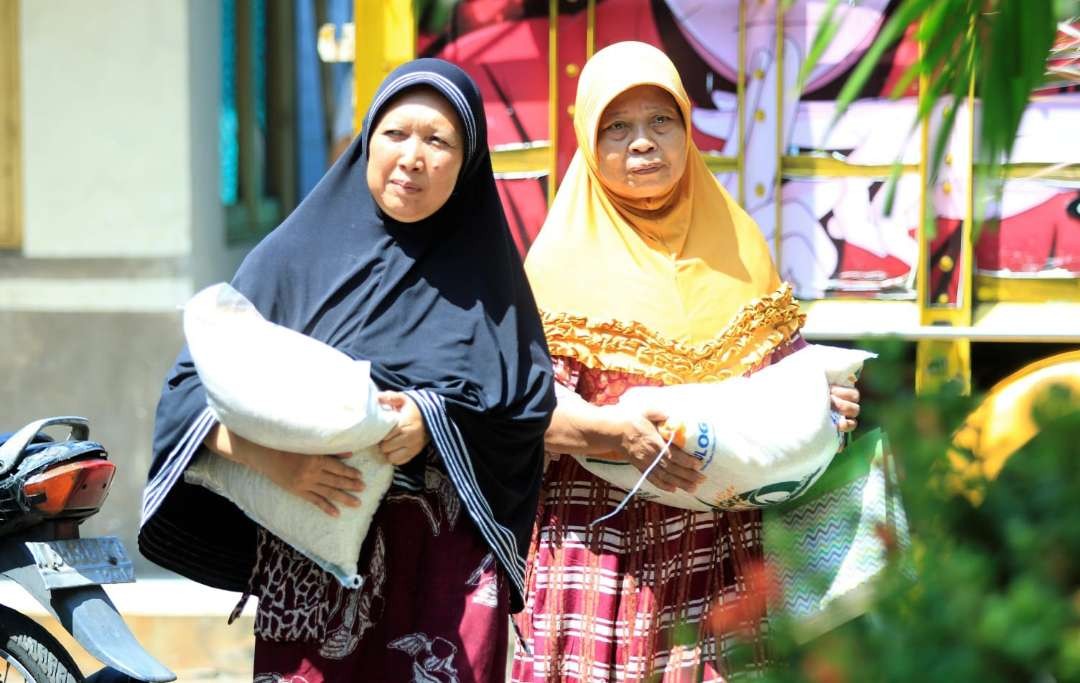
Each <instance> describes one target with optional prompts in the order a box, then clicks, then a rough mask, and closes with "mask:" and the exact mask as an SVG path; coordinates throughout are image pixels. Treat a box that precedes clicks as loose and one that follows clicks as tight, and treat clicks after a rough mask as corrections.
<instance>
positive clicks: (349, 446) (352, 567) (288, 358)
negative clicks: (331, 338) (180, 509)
mask: <svg viewBox="0 0 1080 683" xmlns="http://www.w3.org/2000/svg"><path fill="white" fill-rule="evenodd" d="M184 334H185V336H186V338H187V342H188V347H189V348H190V350H191V357H192V359H193V360H194V361H195V369H196V370H197V371H198V373H199V378H200V379H201V380H202V383H203V385H204V386H205V387H206V393H207V403H208V404H209V407H210V409H211V410H212V411H213V412H214V416H215V417H216V418H217V419H218V421H219V422H221V423H222V424H224V425H225V426H226V427H228V428H229V429H230V430H232V431H234V432H236V433H237V434H239V435H240V436H242V437H244V438H246V439H248V440H250V441H254V442H255V443H258V444H261V445H263V446H266V447H268V448H275V449H278V450H283V451H291V452H295V453H307V454H330V453H344V452H351V453H352V456H350V457H349V458H347V459H345V460H344V462H345V464H347V465H350V466H352V467H354V468H356V469H358V470H359V471H360V474H361V476H362V477H363V480H364V490H363V491H360V492H359V493H356V494H354V495H355V496H356V497H357V498H358V499H359V500H360V506H359V507H348V506H342V507H340V508H339V512H340V514H339V515H338V516H337V517H330V516H329V515H327V514H326V513H324V512H323V511H322V510H320V509H318V508H316V507H315V506H314V505H312V504H311V503H308V502H307V501H305V500H303V499H302V498H299V497H298V496H294V495H292V494H291V493H288V492H287V491H285V490H284V489H282V488H281V487H279V486H277V485H276V484H274V483H273V482H272V481H270V479H268V478H267V477H265V476H264V475H262V474H261V473H259V472H256V471H255V470H253V469H251V468H249V467H246V466H244V465H240V464H238V463H235V462H232V461H231V460H227V459H225V458H222V457H220V456H218V455H215V454H214V453H211V452H210V451H208V450H206V449H203V450H202V451H201V452H200V453H199V455H198V456H197V457H196V459H195V460H194V461H193V462H192V464H191V465H190V466H189V467H188V469H187V470H186V471H185V473H184V478H185V480H186V481H187V482H189V483H192V484H197V485H200V486H203V487H205V488H207V489H209V490H211V491H213V492H215V493H217V494H219V495H221V496H223V497H225V498H228V499H229V500H231V501H232V502H233V503H235V504H236V505H237V507H239V508H240V509H241V510H243V512H244V513H245V514H246V515H247V516H248V517H250V518H251V519H253V520H254V521H255V522H257V523H258V524H259V525H261V526H263V527H264V528H266V529H267V530H269V531H270V532H271V533H273V534H274V535H275V536H277V537H278V538H280V539H281V540H283V541H285V542H286V543H288V544H289V545H291V546H293V547H294V548H296V549H297V550H298V551H300V552H301V553H302V554H303V555H305V556H306V557H308V558H309V559H310V560H312V561H313V562H315V563H316V564H317V565H319V566H320V567H322V568H323V569H325V570H326V571H328V572H330V573H331V574H333V575H334V576H335V577H336V578H337V579H338V581H340V582H341V584H342V585H343V586H346V587H348V588H357V587H359V586H360V585H361V577H360V576H359V575H358V574H357V561H358V560H359V557H360V547H361V544H362V543H363V540H364V537H365V536H366V535H367V532H368V529H369V527H370V526H371V521H372V518H373V517H374V515H375V510H376V509H377V507H378V505H379V502H380V501H381V500H382V497H383V495H384V494H385V493H386V491H387V490H388V489H389V488H390V484H391V482H392V480H393V476H394V467H393V466H392V465H391V464H390V463H388V462H387V461H386V459H385V458H384V457H383V456H382V454H381V453H380V452H379V450H378V448H377V444H378V442H379V440H381V439H382V438H383V437H384V436H385V435H386V434H387V433H388V432H389V431H390V430H391V429H392V428H393V426H394V424H396V422H397V417H396V414H395V413H393V412H392V411H387V410H384V409H382V408H380V406H379V404H378V401H377V400H376V395H377V393H378V388H377V387H376V386H375V383H374V382H372V380H371V373H370V371H371V365H370V363H368V362H367V361H358V360H353V359H352V358H350V357H349V356H347V355H345V354H344V353H342V352H340V351H338V350H337V349H334V348H332V347H331V346H329V345H327V344H324V343H323V342H321V341H318V340H315V339H312V338H311V337H307V336H305V335H303V334H300V333H299V332H296V331H294V330H290V329H288V328H285V327H282V326H280V325H275V324H274V323H271V322H269V321H267V320H265V319H264V318H263V317H262V316H261V315H260V314H259V312H258V311H257V310H256V309H255V307H254V306H253V305H252V304H251V302H250V301H248V300H247V299H246V298H245V297H244V296H243V295H242V294H240V293H239V292H237V291H236V290H235V289H233V288H232V287H231V286H229V285H227V284H218V285H214V286H212V287H208V288H206V289H204V290H203V291H201V292H199V293H198V294H196V295H195V296H194V297H192V299H191V301H189V302H188V304H187V305H186V306H185V307H184Z"/></svg>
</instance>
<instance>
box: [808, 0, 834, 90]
mask: <svg viewBox="0 0 1080 683" xmlns="http://www.w3.org/2000/svg"><path fill="white" fill-rule="evenodd" d="M839 2H840V0H829V4H828V6H827V7H826V8H825V13H824V16H823V17H822V19H821V28H820V29H818V32H817V35H816V36H814V42H813V44H812V45H811V46H810V51H809V52H808V53H807V54H806V61H805V62H803V66H802V69H801V70H800V71H799V86H798V87H799V92H802V91H803V88H804V87H805V86H806V79H807V78H809V77H810V72H811V71H812V70H813V69H814V66H815V65H816V64H817V63H818V60H820V59H821V55H823V54H824V53H825V48H827V47H828V46H829V43H831V42H832V40H833V38H835V37H836V33H837V31H839V30H840V23H841V22H839V21H836V19H835V18H834V15H835V14H836V6H837V4H839Z"/></svg>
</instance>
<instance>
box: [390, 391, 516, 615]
mask: <svg viewBox="0 0 1080 683" xmlns="http://www.w3.org/2000/svg"><path fill="white" fill-rule="evenodd" d="M405 393H406V394H408V395H409V396H410V397H411V398H412V399H413V401H415V402H416V405H417V407H418V408H419V409H420V413H421V414H422V415H423V417H424V423H425V424H426V425H427V428H428V432H429V433H430V434H431V440H432V442H434V444H435V447H436V448H438V449H439V454H440V455H442V457H443V461H444V462H445V463H446V470H447V472H448V473H449V474H450V479H451V480H452V481H453V482H454V486H455V487H456V488H457V490H458V495H460V496H461V500H462V502H463V503H464V504H465V509H466V510H468V511H469V516H471V517H472V519H473V521H474V522H475V523H476V526H477V528H478V529H479V530H480V535H481V536H483V537H484V540H485V541H486V542H487V544H488V545H489V546H490V547H491V549H492V551H493V552H494V553H495V557H496V558H498V560H499V564H501V565H502V566H503V569H505V570H506V574H507V576H508V577H509V578H510V581H511V583H512V584H513V586H514V588H515V589H516V590H517V591H518V595H521V596H524V595H525V558H523V557H521V556H520V555H519V554H518V551H517V541H516V540H515V539H514V534H513V533H512V532H511V531H510V530H509V529H507V528H506V527H504V526H502V525H501V524H499V523H498V522H497V521H496V520H495V515H494V513H492V511H491V506H490V505H489V504H488V501H487V499H486V498H484V494H483V492H482V491H481V490H480V484H479V483H478V482H477V480H476V472H475V470H474V469H473V466H472V460H471V458H469V451H468V448H467V447H466V446H465V441H464V439H462V437H461V432H460V431H459V430H458V427H457V425H455V424H454V422H453V421H452V420H451V419H450V418H449V416H448V415H447V414H446V404H445V403H444V401H443V398H442V396H439V395H438V394H435V393H433V392H430V391H424V390H415V391H406V392H405Z"/></svg>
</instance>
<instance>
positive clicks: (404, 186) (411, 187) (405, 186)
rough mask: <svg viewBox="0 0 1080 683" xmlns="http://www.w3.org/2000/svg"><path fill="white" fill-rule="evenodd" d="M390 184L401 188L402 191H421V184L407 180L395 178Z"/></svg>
mask: <svg viewBox="0 0 1080 683" xmlns="http://www.w3.org/2000/svg"><path fill="white" fill-rule="evenodd" d="M390 184H391V185H393V186H394V187H396V188H398V189H400V190H401V191H402V192H408V193H410V194H412V193H416V192H419V191H420V186H419V185H416V184H414V183H410V182H409V181H407V180H395V179H391V180H390Z"/></svg>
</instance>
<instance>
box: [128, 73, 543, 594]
mask: <svg viewBox="0 0 1080 683" xmlns="http://www.w3.org/2000/svg"><path fill="white" fill-rule="evenodd" d="M417 87H427V88H433V89H434V90H436V91H437V92H439V93H440V94H441V95H442V96H443V97H445V98H446V99H447V101H449V102H450V104H451V105H452V106H453V108H454V110H455V111H456V112H457V115H458V117H459V118H460V120H461V123H462V125H463V127H464V130H463V131H461V132H462V138H463V139H464V159H463V163H462V168H461V171H460V174H459V176H458V180H457V183H456V185H455V188H454V191H453V194H452V195H451V197H450V199H449V200H448V201H447V202H446V204H444V205H443V206H442V208H440V209H439V210H438V211H437V212H436V213H435V214H434V215H432V216H430V217H429V218H426V219H424V220H422V221H419V222H416V223H400V222H397V221H395V220H393V219H392V218H390V217H389V216H387V215H386V214H384V213H383V212H382V211H381V210H380V209H379V207H378V205H377V204H376V203H375V201H374V199H373V198H372V196H371V193H370V191H369V190H368V188H367V181H366V169H367V155H368V149H369V144H370V135H371V132H372V131H373V129H374V128H375V125H374V124H375V123H376V122H377V121H378V119H379V117H380V115H381V114H382V113H383V112H385V111H386V109H387V107H388V105H390V104H391V103H392V102H393V101H394V99H395V98H396V97H397V96H399V95H400V94H401V93H403V92H406V91H408V90H410V89H413V88H417ZM363 130H364V132H363V134H362V135H361V136H359V137H358V138H357V139H356V140H354V141H353V143H352V145H351V146H350V147H349V149H348V150H347V151H346V152H345V153H344V154H343V155H342V157H341V158H340V159H339V160H338V161H337V162H336V163H335V164H334V166H333V167H332V168H331V169H330V170H329V171H328V172H327V173H326V175H325V176H324V177H323V179H322V180H321V181H320V182H319V184H318V185H317V186H316V187H315V188H314V189H313V190H312V192H311V194H310V195H309V196H308V197H307V198H305V199H304V201H303V202H302V203H301V204H300V206H299V207H297V209H296V210H295V211H294V212H293V213H292V215H290V216H289V217H288V218H287V219H286V220H285V222H284V223H282V224H281V225H280V226H279V227H278V228H277V229H276V230H274V231H273V232H272V233H271V234H270V235H268V236H267V237H266V238H265V239H263V240H262V242H260V243H259V244H258V245H257V246H256V247H255V249H254V250H253V251H252V252H251V253H250V254H249V255H248V257H247V258H246V259H245V260H244V262H243V264H242V265H241V266H240V269H239V270H238V272H237V273H236V277H235V279H234V280H233V286H234V287H236V288H237V289H238V290H239V291H240V292H242V293H243V294H244V295H245V296H247V297H248V298H249V299H250V300H251V301H252V302H253V303H254V304H255V306H256V307H257V308H258V309H259V311H260V312H261V313H262V314H263V315H264V316H265V317H266V318H267V319H269V320H271V321H273V322H275V323H278V324H280V325H284V326H286V327H289V328H292V329H295V330H299V331H301V332H303V333H304V334H307V335H309V336H311V337H313V338H315V339H318V340H320V341H323V342H326V343H327V344H330V345H331V346H333V347H335V348H337V349H340V350H341V351H343V352H345V353H347V354H349V355H350V356H353V357H355V358H363V359H368V360H370V361H371V364H372V376H373V378H374V380H375V382H376V384H377V385H378V386H379V387H380V388H381V389H392V390H399V391H407V392H408V393H409V394H410V396H412V398H413V400H414V401H416V403H417V405H418V406H419V407H420V410H421V413H422V414H423V416H424V420H425V425H426V427H427V429H428V432H429V434H430V435H431V437H432V443H433V445H434V446H435V448H436V449H437V451H438V455H439V456H441V457H440V460H441V463H442V466H444V467H445V468H446V470H447V472H448V474H449V476H450V478H451V480H452V481H453V482H454V484H455V487H456V488H457V491H458V493H459V495H460V496H461V498H462V502H463V504H464V507H465V508H466V509H467V510H468V512H469V514H470V517H471V519H472V521H473V522H474V524H475V525H476V527H477V529H478V531H479V532H480V534H481V535H482V537H483V538H484V539H485V541H486V542H487V543H488V544H489V545H490V546H491V548H492V550H493V552H494V554H495V557H496V559H497V560H498V561H499V563H500V565H501V566H502V567H503V569H504V570H505V572H506V574H507V576H508V578H509V579H510V580H511V585H513V586H514V588H515V590H514V591H512V599H511V603H512V608H513V609H514V610H515V611H517V610H520V609H521V607H522V605H523V599H522V590H523V577H524V563H525V556H526V554H527V551H528V544H529V540H530V534H531V530H532V524H533V519H534V516H535V513H536V505H537V499H538V495H539V487H540V478H541V471H542V463H543V435H544V432H545V430H546V429H547V426H548V423H549V421H550V417H551V412H552V410H553V409H554V406H555V398H554V393H553V384H552V370H551V361H550V358H549V357H548V353H547V345H546V343H545V341H544V333H543V329H542V327H541V324H540V319H539V315H538V314H537V311H536V305H535V303H534V301H533V296H532V292H531V290H530V289H529V285H528V282H527V281H526V278H525V272H524V269H523V268H522V265H521V259H520V257H519V255H518V253H517V250H516V248H515V246H514V243H513V241H512V239H511V237H510V233H509V230H508V228H507V224H506V219H505V216H504V215H503V211H502V206H501V204H500V202H499V196H498V192H497V190H496V187H495V181H494V178H493V176H492V169H491V156H490V154H489V152H488V149H487V130H486V122H485V117H484V109H483V104H482V101H481V97H480V92H479V89H478V88H477V87H476V84H475V83H474V82H473V81H472V79H470V78H469V77H468V76H467V75H466V74H465V73H464V72H463V71H462V70H461V69H459V68H457V67H456V66H453V65H452V64H449V63H448V62H444V61H441V60H437V59H418V60H415V61H413V62H410V63H408V64H406V65H404V66H402V67H400V68H398V69H397V70H395V71H394V72H393V73H391V74H390V75H389V76H388V77H387V78H386V80H385V81H384V82H383V84H382V85H381V86H380V88H379V90H378V92H376V94H375V97H374V100H373V102H372V106H371V108H370V110H369V111H368V114H367V117H366V118H365V120H364V128H363ZM282 362H283V363H284V362H288V359H282ZM267 372H273V368H267ZM214 424H215V422H214V419H213V416H212V415H211V414H210V413H209V411H208V409H207V408H206V398H205V392H204V390H203V388H202V385H201V383H200V382H199V379H198V375H197V374H196V373H195V370H194V367H193V364H192V362H191V358H190V356H189V355H188V353H187V350H186V349H185V350H184V351H183V352H182V353H181V354H180V357H179V359H178V360H177V363H176V366H175V367H174V368H173V370H172V372H171V373H170V374H169V377H168V378H167V380H166V382H165V387H164V390H163V393H162V396H161V400H160V403H159V404H158V409H157V418H156V424H155V433H154V461H153V464H152V466H151V470H150V481H149V483H148V485H147V490H146V494H145V497H144V506H143V525H142V529H141V531H140V548H141V550H142V551H143V554H145V555H146V556H147V557H148V558H150V559H152V560H154V561H155V562H157V563H159V564H162V565H164V566H166V567H168V568H170V569H174V570H175V571H178V572H180V573H181V574H185V575H187V576H189V577H190V578H193V579H195V580H198V581H201V582H203V583H208V584H210V585H213V586H216V587H221V588H226V589H232V590H244V589H245V588H246V585H247V578H248V576H249V575H250V571H251V566H252V563H253V561H254V544H255V528H254V526H253V525H252V524H251V522H250V521H248V520H247V519H246V517H244V516H243V515H242V514H241V513H240V512H239V510H238V509H237V508H236V507H235V506H233V505H232V503H230V502H228V501H226V500H224V499H222V498H220V497H218V496H215V495H214V494H211V493H209V492H208V491H206V490H204V489H202V488H200V487H197V486H191V485H188V484H186V483H184V481H183V478H182V476H180V475H181V474H182V471H183V469H184V468H185V467H186V466H187V464H188V462H190V459H191V457H192V456H193V455H194V453H195V452H196V451H197V450H198V448H199V447H200V445H201V443H202V441H203V439H204V438H205V436H206V434H207V433H208V432H209V430H210V429H211V428H212V427H213V426H214ZM416 460H417V461H419V460H421V458H420V457H418V458H417V459H416ZM419 465H421V466H422V463H419ZM178 546H179V548H178ZM199 548H201V550H199ZM178 550H179V554H180V555H185V557H177V552H178Z"/></svg>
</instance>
